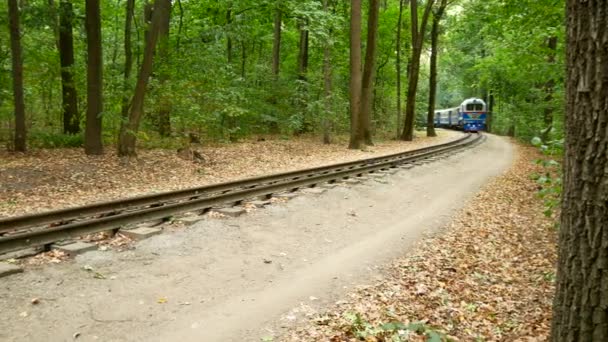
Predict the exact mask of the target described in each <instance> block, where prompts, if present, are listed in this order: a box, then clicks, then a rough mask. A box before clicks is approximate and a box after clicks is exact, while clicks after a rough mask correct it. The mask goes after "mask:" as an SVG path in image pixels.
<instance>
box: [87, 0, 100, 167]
mask: <svg viewBox="0 0 608 342" xmlns="http://www.w3.org/2000/svg"><path fill="white" fill-rule="evenodd" d="M85 21H86V25H85V26H86V31H87V117H86V129H85V135H84V151H85V153H86V154H89V155H96V154H102V153H103V144H102V139H101V129H102V124H101V115H102V112H103V92H102V91H103V59H102V49H101V13H100V7H99V0H87V2H86V20H85Z"/></svg>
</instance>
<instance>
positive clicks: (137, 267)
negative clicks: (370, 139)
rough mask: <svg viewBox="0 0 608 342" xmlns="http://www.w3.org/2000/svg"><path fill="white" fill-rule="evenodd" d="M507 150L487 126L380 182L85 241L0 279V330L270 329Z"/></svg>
mask: <svg viewBox="0 0 608 342" xmlns="http://www.w3.org/2000/svg"><path fill="white" fill-rule="evenodd" d="M511 161H512V147H511V145H510V144H509V143H508V142H507V141H505V140H503V139H500V138H496V137H493V136H489V137H488V140H487V141H486V142H485V143H484V144H483V145H481V146H478V147H476V148H475V149H473V150H468V151H466V152H463V153H460V154H458V155H455V156H453V157H451V158H448V159H445V160H442V161H439V162H435V163H432V164H428V165H424V166H420V167H416V168H414V169H412V170H408V171H401V172H400V173H398V174H396V175H393V176H389V177H388V178H387V179H386V181H387V184H383V183H378V182H376V181H373V180H370V181H368V182H366V183H364V184H362V185H357V186H354V187H343V186H340V187H337V188H335V189H332V190H330V191H328V192H326V193H325V194H322V195H320V196H318V197H313V196H312V195H306V196H304V195H302V196H299V197H297V198H295V199H294V200H292V201H290V202H289V203H286V204H275V205H273V206H271V207H268V208H267V209H264V210H259V211H256V212H253V213H251V214H249V215H247V216H244V217H241V218H237V219H208V220H205V221H203V222H201V223H200V224H198V225H196V226H194V227H192V228H189V229H186V230H183V231H178V232H173V233H166V234H163V235H160V236H156V237H154V238H151V239H149V240H146V241H143V242H141V243H139V244H138V245H137V248H136V249H134V250H130V251H126V252H122V253H116V252H111V251H106V252H102V251H96V252H89V253H87V254H85V255H82V256H80V257H78V258H76V260H74V261H73V262H67V263H62V264H58V265H49V266H44V267H41V268H40V269H38V270H36V271H28V272H26V273H24V274H22V275H17V276H12V277H9V278H4V279H1V280H0V287H1V288H2V290H1V292H0V307H2V308H3V309H2V311H0V340H3V341H4V340H7V341H69V340H72V339H73V336H75V334H77V335H78V340H79V341H96V340H101V341H259V340H260V338H261V337H266V336H278V335H280V334H281V331H282V330H283V328H285V327H289V326H291V325H292V324H294V323H296V322H298V320H301V319H303V318H305V317H306V315H307V314H311V313H313V312H315V311H316V310H319V309H320V308H322V307H324V305H326V304H328V303H331V302H334V301H336V300H338V299H339V298H340V297H341V295H343V294H344V293H345V292H346V291H348V289H350V288H351V287H352V286H354V285H357V284H363V283H366V282H368V281H373V279H374V276H375V275H377V274H378V273H377V272H378V270H377V268H379V267H380V265H383V264H385V263H386V262H388V261H390V260H391V259H393V258H395V257H397V256H400V255H403V253H404V252H407V251H408V249H409V248H410V247H411V246H412V244H413V243H414V242H416V241H417V240H418V239H420V237H421V236H422V235H423V234H424V232H427V231H432V230H435V229H438V228H439V227H441V226H442V225H444V224H445V223H447V222H448V221H449V219H450V216H451V214H452V213H453V212H454V211H455V210H458V209H459V208H461V207H462V205H463V204H464V203H463V202H464V201H465V200H466V199H467V198H469V197H470V196H471V195H472V194H473V193H475V191H476V190H477V189H479V187H480V186H481V185H482V184H483V183H484V182H486V181H487V180H488V179H489V178H491V177H493V176H496V175H498V174H500V173H501V172H502V171H504V170H505V169H506V168H507V167H508V166H509V165H510V163H511ZM84 268H88V269H89V270H88V271H87V270H85V269H84ZM91 269H92V271H91ZM96 272H98V274H99V275H98V276H97V277H96V276H95V275H96ZM100 275H101V276H100ZM99 278H104V279H99ZM32 298H39V299H40V303H39V304H36V305H33V304H31V299H32Z"/></svg>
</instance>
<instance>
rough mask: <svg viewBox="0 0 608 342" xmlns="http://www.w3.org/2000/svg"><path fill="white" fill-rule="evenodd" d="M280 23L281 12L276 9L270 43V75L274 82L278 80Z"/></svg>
mask: <svg viewBox="0 0 608 342" xmlns="http://www.w3.org/2000/svg"><path fill="white" fill-rule="evenodd" d="M281 21H282V12H281V9H280V8H278V7H277V8H276V10H275V13H274V38H273V41H272V75H273V76H274V78H275V80H278V79H279V67H280V62H281V61H280V57H281Z"/></svg>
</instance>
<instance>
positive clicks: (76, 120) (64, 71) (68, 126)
mask: <svg viewBox="0 0 608 342" xmlns="http://www.w3.org/2000/svg"><path fill="white" fill-rule="evenodd" d="M73 20H74V11H73V9H72V2H71V1H65V0H62V1H61V2H60V3H59V60H60V63H61V90H62V100H63V133H66V134H77V133H79V132H80V116H79V113H78V94H77V92H76V86H75V84H74V70H72V68H73V67H74V36H73V34H72V21H73Z"/></svg>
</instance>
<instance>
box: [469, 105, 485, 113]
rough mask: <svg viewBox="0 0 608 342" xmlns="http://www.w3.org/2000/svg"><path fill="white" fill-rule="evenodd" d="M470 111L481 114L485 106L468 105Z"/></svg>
mask: <svg viewBox="0 0 608 342" xmlns="http://www.w3.org/2000/svg"><path fill="white" fill-rule="evenodd" d="M467 110H468V111H477V112H480V111H482V110H483V104H481V103H467Z"/></svg>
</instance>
